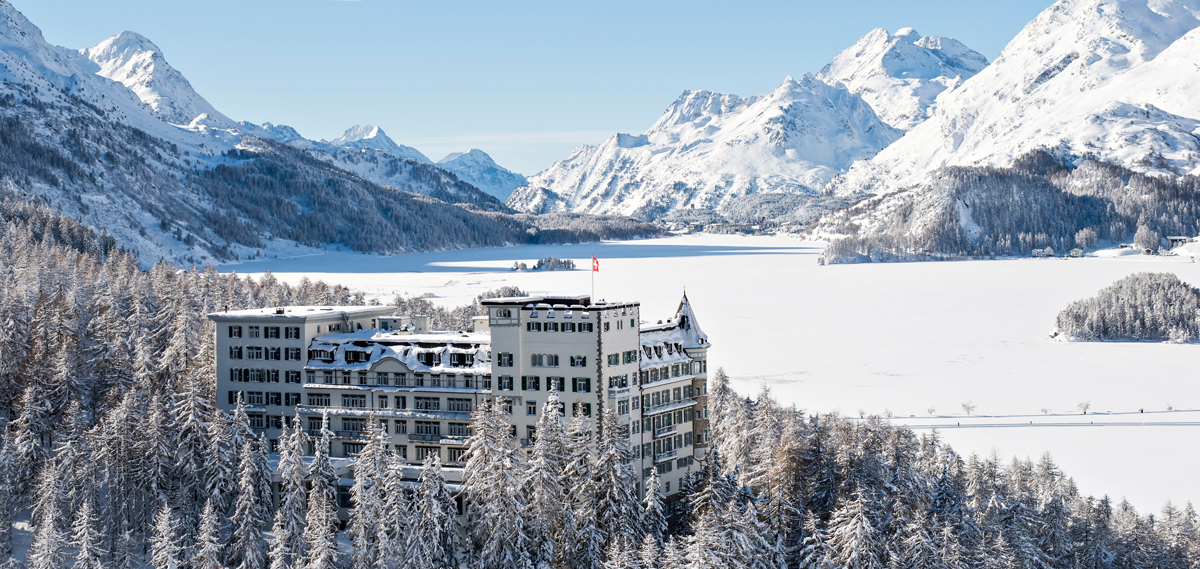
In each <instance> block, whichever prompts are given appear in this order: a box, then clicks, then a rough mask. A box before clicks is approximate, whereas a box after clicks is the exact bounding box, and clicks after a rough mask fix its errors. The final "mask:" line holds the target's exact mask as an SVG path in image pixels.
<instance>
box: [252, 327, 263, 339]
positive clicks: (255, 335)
mask: <svg viewBox="0 0 1200 569" xmlns="http://www.w3.org/2000/svg"><path fill="white" fill-rule="evenodd" d="M261 335H262V334H260V333H259V329H258V326H251V327H250V337H251V338H258V337H260V336H261Z"/></svg>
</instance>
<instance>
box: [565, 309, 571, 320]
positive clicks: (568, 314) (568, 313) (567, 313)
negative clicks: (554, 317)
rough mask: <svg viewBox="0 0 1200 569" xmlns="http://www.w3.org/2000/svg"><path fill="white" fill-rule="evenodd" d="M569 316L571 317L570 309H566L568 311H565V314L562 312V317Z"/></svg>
mask: <svg viewBox="0 0 1200 569" xmlns="http://www.w3.org/2000/svg"><path fill="white" fill-rule="evenodd" d="M570 317H571V311H570V310H568V311H567V312H566V314H563V318H570Z"/></svg>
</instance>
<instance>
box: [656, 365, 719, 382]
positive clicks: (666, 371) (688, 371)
mask: <svg viewBox="0 0 1200 569" xmlns="http://www.w3.org/2000/svg"><path fill="white" fill-rule="evenodd" d="M707 371H708V365H707V362H705V361H704V360H698V361H694V362H691V363H690V364H689V363H686V362H685V363H681V364H671V365H669V366H662V367H656V368H651V369H644V370H642V371H641V373H640V376H641V378H642V383H654V382H655V381H658V380H660V379H670V378H672V377H679V376H681V375H692V374H700V373H705V372H707Z"/></svg>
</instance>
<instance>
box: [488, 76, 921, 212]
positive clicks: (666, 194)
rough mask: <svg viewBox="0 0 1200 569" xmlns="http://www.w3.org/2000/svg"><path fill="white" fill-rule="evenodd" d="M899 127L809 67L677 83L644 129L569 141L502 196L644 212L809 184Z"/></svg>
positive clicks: (865, 153) (556, 206)
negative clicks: (752, 87) (737, 91)
mask: <svg viewBox="0 0 1200 569" xmlns="http://www.w3.org/2000/svg"><path fill="white" fill-rule="evenodd" d="M900 135H901V131H899V130H897V129H895V128H892V127H890V126H888V125H887V124H885V123H884V122H882V121H881V120H879V117H878V116H876V114H875V112H874V111H873V110H872V109H871V107H870V105H868V104H867V103H866V102H865V101H863V99H862V97H859V96H858V95H855V94H854V93H851V92H850V91H849V90H847V89H846V88H845V87H842V86H832V85H828V84H826V83H824V82H822V81H819V80H817V79H816V78H814V77H813V76H811V75H806V76H804V77H802V78H801V79H800V80H799V81H796V80H793V79H792V78H791V77H788V78H787V79H786V80H785V81H784V82H783V83H782V84H781V85H780V86H779V87H778V88H776V89H775V90H774V91H772V92H770V93H768V94H766V95H758V96H753V97H738V96H736V95H728V94H721V93H712V92H709V91H686V92H684V93H683V95H682V96H680V97H679V99H678V100H677V101H675V102H674V103H673V104H671V106H670V107H668V108H667V110H666V112H665V113H664V114H663V116H662V117H661V118H659V120H658V122H656V123H655V124H654V126H652V127H650V129H649V130H647V131H646V132H645V133H643V134H641V135H630V134H616V135H613V136H612V137H610V138H608V139H607V140H605V141H604V142H602V143H601V144H600V145H598V146H581V147H579V148H576V149H575V150H574V151H573V152H572V154H571V156H570V157H568V158H567V159H566V160H562V161H560V162H557V163H555V164H554V165H552V166H551V167H550V168H547V169H546V170H544V171H542V172H541V173H539V174H537V175H536V176H533V177H532V178H530V179H529V184H528V185H527V186H523V187H521V188H518V189H517V191H515V192H514V193H513V195H512V196H511V197H510V198H509V199H508V202H507V203H508V205H509V206H510V207H512V208H514V209H517V210H520V211H527V212H550V211H575V212H590V213H616V214H623V215H632V216H635V217H639V218H654V217H658V216H661V215H664V214H666V213H668V212H670V211H671V210H674V209H676V208H686V207H699V208H709V209H715V208H718V207H719V206H721V205H722V204H724V203H726V202H728V201H729V200H731V199H733V198H735V197H738V196H743V195H748V194H755V193H763V192H789V193H816V192H817V191H819V190H820V189H821V188H822V187H823V186H824V185H825V184H826V183H827V182H828V181H829V180H830V179H831V178H833V177H834V176H835V175H837V174H838V173H839V172H841V171H843V170H845V169H846V168H848V167H849V166H850V165H851V163H853V162H854V161H855V160H862V159H866V158H870V157H872V156H874V155H875V154H876V153H877V152H879V151H880V150H881V149H883V148H884V147H886V146H888V145H889V144H891V143H892V142H894V141H895V140H897V139H898V138H899V137H900Z"/></svg>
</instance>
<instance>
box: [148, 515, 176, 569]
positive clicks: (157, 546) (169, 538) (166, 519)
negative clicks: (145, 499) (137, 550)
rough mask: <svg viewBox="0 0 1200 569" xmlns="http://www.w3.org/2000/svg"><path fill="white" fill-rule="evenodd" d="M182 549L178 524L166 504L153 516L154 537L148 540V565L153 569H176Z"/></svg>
mask: <svg viewBox="0 0 1200 569" xmlns="http://www.w3.org/2000/svg"><path fill="white" fill-rule="evenodd" d="M182 555H183V548H181V547H180V546H179V522H177V521H176V520H175V513H174V512H172V511H171V506H170V505H169V504H167V503H166V502H163V503H162V506H160V507H159V508H158V513H157V514H156V515H155V516H154V535H153V536H152V537H151V539H150V559H149V562H150V563H149V565H150V567H153V568H154V569H178V568H179V567H180V566H181V564H182V559H181V557H182Z"/></svg>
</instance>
